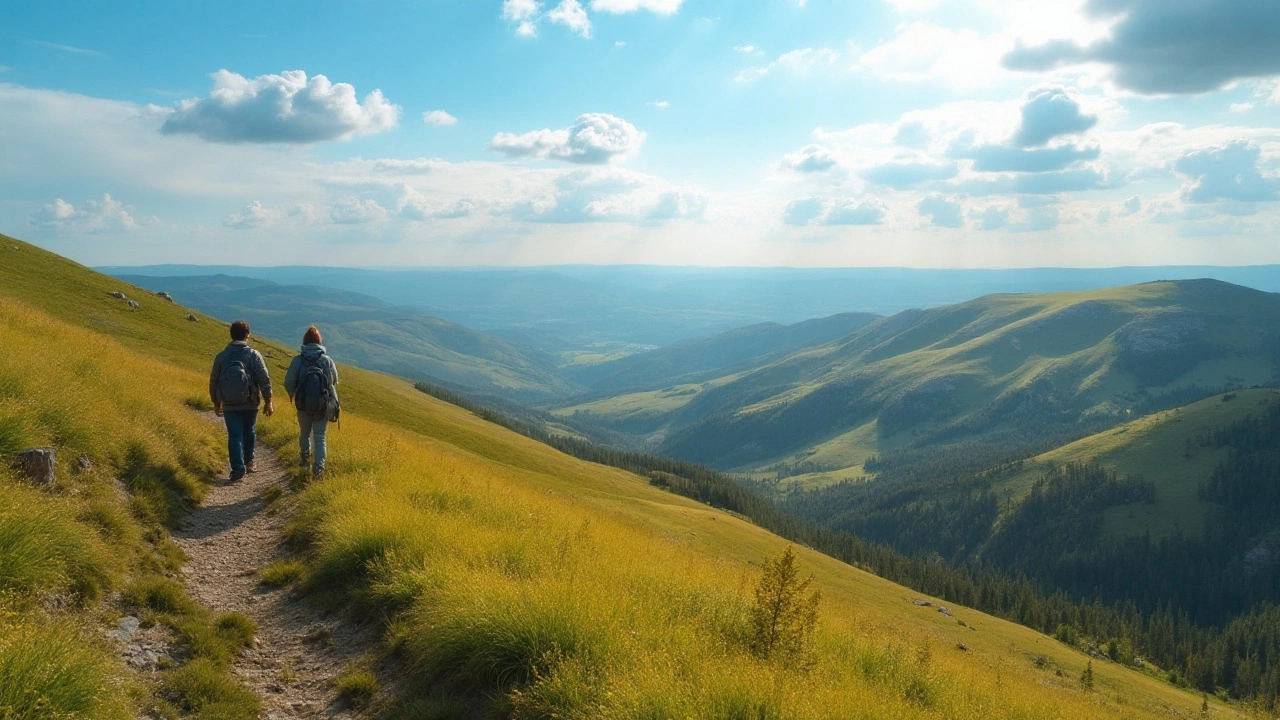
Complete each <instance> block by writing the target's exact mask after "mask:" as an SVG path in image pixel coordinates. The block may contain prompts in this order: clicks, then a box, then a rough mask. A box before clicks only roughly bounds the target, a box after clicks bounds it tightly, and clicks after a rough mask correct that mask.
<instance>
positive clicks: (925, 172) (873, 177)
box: [860, 160, 960, 190]
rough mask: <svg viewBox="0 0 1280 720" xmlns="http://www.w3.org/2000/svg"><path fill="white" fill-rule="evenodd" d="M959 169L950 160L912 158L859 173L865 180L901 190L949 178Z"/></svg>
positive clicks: (876, 166) (875, 166) (873, 167)
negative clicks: (938, 160)
mask: <svg viewBox="0 0 1280 720" xmlns="http://www.w3.org/2000/svg"><path fill="white" fill-rule="evenodd" d="M959 172H960V170H959V168H958V167H956V164H955V163H952V162H937V161H931V160H912V161H907V162H888V163H883V164H880V165H874V166H872V167H869V168H867V169H865V170H863V171H862V172H861V173H860V175H861V176H862V178H863V179H864V180H866V181H867V182H871V183H875V184H876V185H884V186H886V187H891V188H894V189H895V190H903V189H906V188H909V187H914V186H916V185H919V184H921V183H925V182H930V181H934V180H950V179H951V178H953V177H955V176H956V174H957V173H959Z"/></svg>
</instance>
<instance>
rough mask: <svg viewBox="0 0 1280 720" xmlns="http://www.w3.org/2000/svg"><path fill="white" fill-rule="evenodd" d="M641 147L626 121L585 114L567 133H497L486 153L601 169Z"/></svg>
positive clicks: (639, 138) (640, 135)
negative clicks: (602, 166) (552, 160)
mask: <svg viewBox="0 0 1280 720" xmlns="http://www.w3.org/2000/svg"><path fill="white" fill-rule="evenodd" d="M643 143H644V133H643V132H640V131H639V130H637V129H636V126H634V125H632V124H631V123H629V122H627V121H626V120H623V119H622V118H620V117H616V116H614V115H609V114H607V113H586V114H584V115H580V116H578V121H577V122H576V123H575V124H574V126H573V127H572V128H569V129H568V130H534V131H532V132H527V133H523V134H520V135H516V134H514V133H498V134H497V135H494V136H493V140H491V141H490V142H489V149H490V150H493V151H495V152H500V153H502V154H504V155H508V156H510V157H532V158H539V159H554V160H565V161H568V162H572V163H580V164H583V165H601V164H604V163H608V162H612V161H613V160H615V159H622V158H626V157H629V156H631V155H634V154H635V153H636V151H638V150H639V149H640V145H641V144H643Z"/></svg>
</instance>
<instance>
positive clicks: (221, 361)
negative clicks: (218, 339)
mask: <svg viewBox="0 0 1280 720" xmlns="http://www.w3.org/2000/svg"><path fill="white" fill-rule="evenodd" d="M237 360H239V361H240V362H243V363H244V365H245V367H246V368H248V370H249V374H250V375H251V376H252V377H253V381H254V388H253V402H252V403H250V404H247V405H226V406H223V408H222V409H223V410H231V411H236V410H257V409H258V404H259V403H261V402H262V401H263V400H266V401H267V402H271V375H270V374H268V373H267V363H266V362H265V361H264V360H263V359H262V355H260V354H259V353H258V351H257V350H254V349H253V348H251V347H249V343H247V342H245V341H244V340H236V341H234V342H232V343H231V344H230V345H228V346H227V347H226V348H224V349H223V350H222V352H220V353H218V356H217V357H215V358H214V359H213V372H212V373H210V374H209V398H210V399H212V400H213V404H214V405H217V404H218V403H219V400H218V378H220V377H222V367H223V365H225V364H227V363H229V362H235V361H237Z"/></svg>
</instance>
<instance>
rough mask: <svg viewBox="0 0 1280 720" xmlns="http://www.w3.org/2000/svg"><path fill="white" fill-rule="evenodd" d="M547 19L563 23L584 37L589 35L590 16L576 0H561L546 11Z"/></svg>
mask: <svg viewBox="0 0 1280 720" xmlns="http://www.w3.org/2000/svg"><path fill="white" fill-rule="evenodd" d="M547 19H548V20H550V21H551V22H553V23H557V24H559V25H564V26H565V27H567V28H569V29H570V30H572V31H573V32H575V33H577V34H579V35H581V36H582V37H584V38H589V37H591V18H589V17H587V11H586V10H583V9H582V6H581V5H579V4H578V0H562V2H561V3H560V4H559V5H557V6H555V8H553V9H552V10H551V12H549V13H547Z"/></svg>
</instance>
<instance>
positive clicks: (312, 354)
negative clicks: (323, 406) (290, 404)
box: [284, 343, 338, 400]
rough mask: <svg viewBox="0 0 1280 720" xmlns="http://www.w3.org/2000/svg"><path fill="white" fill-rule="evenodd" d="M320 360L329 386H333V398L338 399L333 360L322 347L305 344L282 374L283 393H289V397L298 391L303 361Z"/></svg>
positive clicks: (336, 376) (336, 368)
mask: <svg viewBox="0 0 1280 720" xmlns="http://www.w3.org/2000/svg"><path fill="white" fill-rule="evenodd" d="M316 358H319V359H320V362H321V364H322V365H323V366H324V368H325V370H326V371H328V373H329V384H330V385H332V386H333V397H334V399H335V400H336V399H337V398H338V366H337V364H336V363H334V362H333V358H331V357H329V354H328V353H326V352H325V350H324V346H323V345H318V344H316V343H307V344H306V345H303V346H302V352H301V353H299V354H298V355H296V356H294V358H293V362H290V363H289V370H288V372H286V373H285V374H284V391H285V392H287V393H289V397H291V398H292V397H293V394H294V393H295V392H297V391H298V380H300V379H301V377H300V376H301V375H302V363H303V361H304V360H315V359H316Z"/></svg>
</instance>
